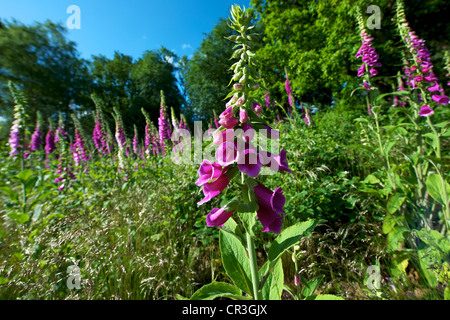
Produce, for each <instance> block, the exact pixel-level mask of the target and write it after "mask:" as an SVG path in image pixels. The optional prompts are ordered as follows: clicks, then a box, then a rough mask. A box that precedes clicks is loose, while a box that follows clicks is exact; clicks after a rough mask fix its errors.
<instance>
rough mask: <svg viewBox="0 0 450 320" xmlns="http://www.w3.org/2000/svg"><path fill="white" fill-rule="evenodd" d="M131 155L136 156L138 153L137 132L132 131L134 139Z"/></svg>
mask: <svg viewBox="0 0 450 320" xmlns="http://www.w3.org/2000/svg"><path fill="white" fill-rule="evenodd" d="M133 153H134V154H138V153H139V140H138V136H137V131H136V130H134V137H133Z"/></svg>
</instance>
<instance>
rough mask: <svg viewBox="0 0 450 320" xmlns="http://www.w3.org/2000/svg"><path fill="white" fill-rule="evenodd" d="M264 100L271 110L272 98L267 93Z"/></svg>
mask: <svg viewBox="0 0 450 320" xmlns="http://www.w3.org/2000/svg"><path fill="white" fill-rule="evenodd" d="M264 100H265V102H266V108H267V109H270V97H269V93H268V92H267V91H266V92H265V93H264Z"/></svg>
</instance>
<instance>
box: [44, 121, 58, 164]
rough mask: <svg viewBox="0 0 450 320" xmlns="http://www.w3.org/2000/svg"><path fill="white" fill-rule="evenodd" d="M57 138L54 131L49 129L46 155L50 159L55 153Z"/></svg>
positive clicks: (46, 139)
mask: <svg viewBox="0 0 450 320" xmlns="http://www.w3.org/2000/svg"><path fill="white" fill-rule="evenodd" d="M55 149H56V146H55V136H54V134H53V131H52V129H51V128H50V129H48V132H47V135H46V136H45V154H46V156H47V157H48V155H49V154H51V153H52V152H53V151H55Z"/></svg>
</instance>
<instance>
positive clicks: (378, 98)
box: [375, 91, 409, 101]
mask: <svg viewBox="0 0 450 320" xmlns="http://www.w3.org/2000/svg"><path fill="white" fill-rule="evenodd" d="M392 95H394V96H407V95H409V91H396V92H390V93H384V94H380V95H379V96H378V97H377V98H376V99H375V101H379V100H380V99H383V98H384V97H386V96H392Z"/></svg>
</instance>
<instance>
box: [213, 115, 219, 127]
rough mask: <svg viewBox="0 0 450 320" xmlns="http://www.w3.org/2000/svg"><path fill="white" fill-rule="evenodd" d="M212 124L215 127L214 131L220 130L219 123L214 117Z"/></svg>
mask: <svg viewBox="0 0 450 320" xmlns="http://www.w3.org/2000/svg"><path fill="white" fill-rule="evenodd" d="M214 124H215V125H216V129H219V128H220V124H219V121H218V120H217V118H216V117H214Z"/></svg>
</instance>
